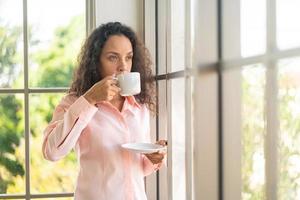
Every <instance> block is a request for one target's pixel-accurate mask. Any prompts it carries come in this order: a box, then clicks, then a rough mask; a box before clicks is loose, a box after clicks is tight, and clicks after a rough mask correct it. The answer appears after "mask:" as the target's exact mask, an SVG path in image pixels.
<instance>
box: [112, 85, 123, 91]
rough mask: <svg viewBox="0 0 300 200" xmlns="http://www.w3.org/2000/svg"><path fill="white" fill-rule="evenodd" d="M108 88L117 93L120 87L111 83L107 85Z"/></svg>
mask: <svg viewBox="0 0 300 200" xmlns="http://www.w3.org/2000/svg"><path fill="white" fill-rule="evenodd" d="M109 90H111V91H113V92H115V93H119V92H120V91H121V88H119V87H118V86H116V85H112V86H110V87H109Z"/></svg>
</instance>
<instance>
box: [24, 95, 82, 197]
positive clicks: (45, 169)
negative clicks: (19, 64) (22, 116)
mask: <svg viewBox="0 0 300 200" xmlns="http://www.w3.org/2000/svg"><path fill="white" fill-rule="evenodd" d="M62 96H63V95H62V94H32V95H30V99H29V100H30V131H31V135H32V137H31V142H30V156H31V159H30V165H31V166H30V167H31V173H30V183H31V193H51V192H55V193H58V192H73V191H74V185H75V181H76V177H77V171H78V169H77V162H76V157H75V154H74V152H72V153H70V154H69V155H68V156H67V157H65V158H63V159H62V160H60V161H58V162H50V161H47V160H45V159H44V157H43V155H42V151H41V149H42V141H43V130H44V128H45V127H46V126H47V124H48V122H49V121H50V120H51V119H52V112H53V111H54V108H55V106H56V105H58V103H59V101H60V99H61V98H62Z"/></svg>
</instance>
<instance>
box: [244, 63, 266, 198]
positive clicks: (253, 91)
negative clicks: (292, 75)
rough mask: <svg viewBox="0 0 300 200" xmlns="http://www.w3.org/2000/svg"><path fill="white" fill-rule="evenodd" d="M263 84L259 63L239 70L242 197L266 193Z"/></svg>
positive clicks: (261, 67)
mask: <svg viewBox="0 0 300 200" xmlns="http://www.w3.org/2000/svg"><path fill="white" fill-rule="evenodd" d="M265 84H266V70H265V68H264V67H263V66H262V65H261V64H257V65H252V66H245V67H244V68H243V70H242V91H243V94H242V199H247V200H258V199H266V196H265V153H264V152H265V149H264V138H265V134H266V127H265V126H266V125H265V124H266V123H265V118H264V116H265V114H264V111H265V106H264V103H265Z"/></svg>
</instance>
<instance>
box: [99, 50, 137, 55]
mask: <svg viewBox="0 0 300 200" xmlns="http://www.w3.org/2000/svg"><path fill="white" fill-rule="evenodd" d="M109 53H111V54H115V55H120V54H119V53H117V52H114V51H108V52H106V53H105V54H109ZM128 54H133V52H132V51H130V52H128V53H127V55H128Z"/></svg>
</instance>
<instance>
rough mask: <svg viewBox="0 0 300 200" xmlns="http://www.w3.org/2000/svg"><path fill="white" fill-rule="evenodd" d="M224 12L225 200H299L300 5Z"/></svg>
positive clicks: (246, 0) (278, 3)
mask: <svg viewBox="0 0 300 200" xmlns="http://www.w3.org/2000/svg"><path fill="white" fill-rule="evenodd" d="M233 4H234V5H235V6H232V5H233ZM222 5H223V6H222V13H223V16H224V19H223V21H222V40H221V42H223V44H224V46H223V48H222V50H223V51H222V55H223V56H222V67H223V72H222V76H223V77H224V81H223V82H222V84H223V97H222V98H223V99H224V100H225V99H226V101H223V104H222V105H223V108H224V109H223V116H225V117H223V127H224V129H223V139H224V140H223V144H224V148H223V161H224V165H223V166H224V168H223V177H224V189H223V194H222V195H223V198H224V199H225V200H239V199H243V200H246V199H247V200H258V199H267V200H271V199H272V200H274V199H298V198H300V196H299V191H300V186H299V184H298V182H299V178H298V176H299V173H300V172H299V170H298V169H299V163H300V159H299V149H298V146H299V126H298V125H297V124H298V123H297V122H296V121H298V120H299V116H300V115H299V112H298V111H299V98H298V97H299V81H298V79H299V70H298V68H299V62H298V61H299V55H300V51H299V45H300V44H299V37H298V35H299V34H297V33H299V24H298V23H297V22H296V19H297V16H298V15H299V14H298V13H299V12H298V11H297V8H298V7H299V2H298V1H293V0H288V1H282V0H266V1H256V0H255V1H252V0H251V1H250V0H234V1H229V0H224V1H223V3H222ZM229 22H230V23H229ZM233 35H234V38H235V40H233V39H232V36H233ZM228 41H229V42H228ZM296 77H297V78H296ZM296 105H297V106H296Z"/></svg>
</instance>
